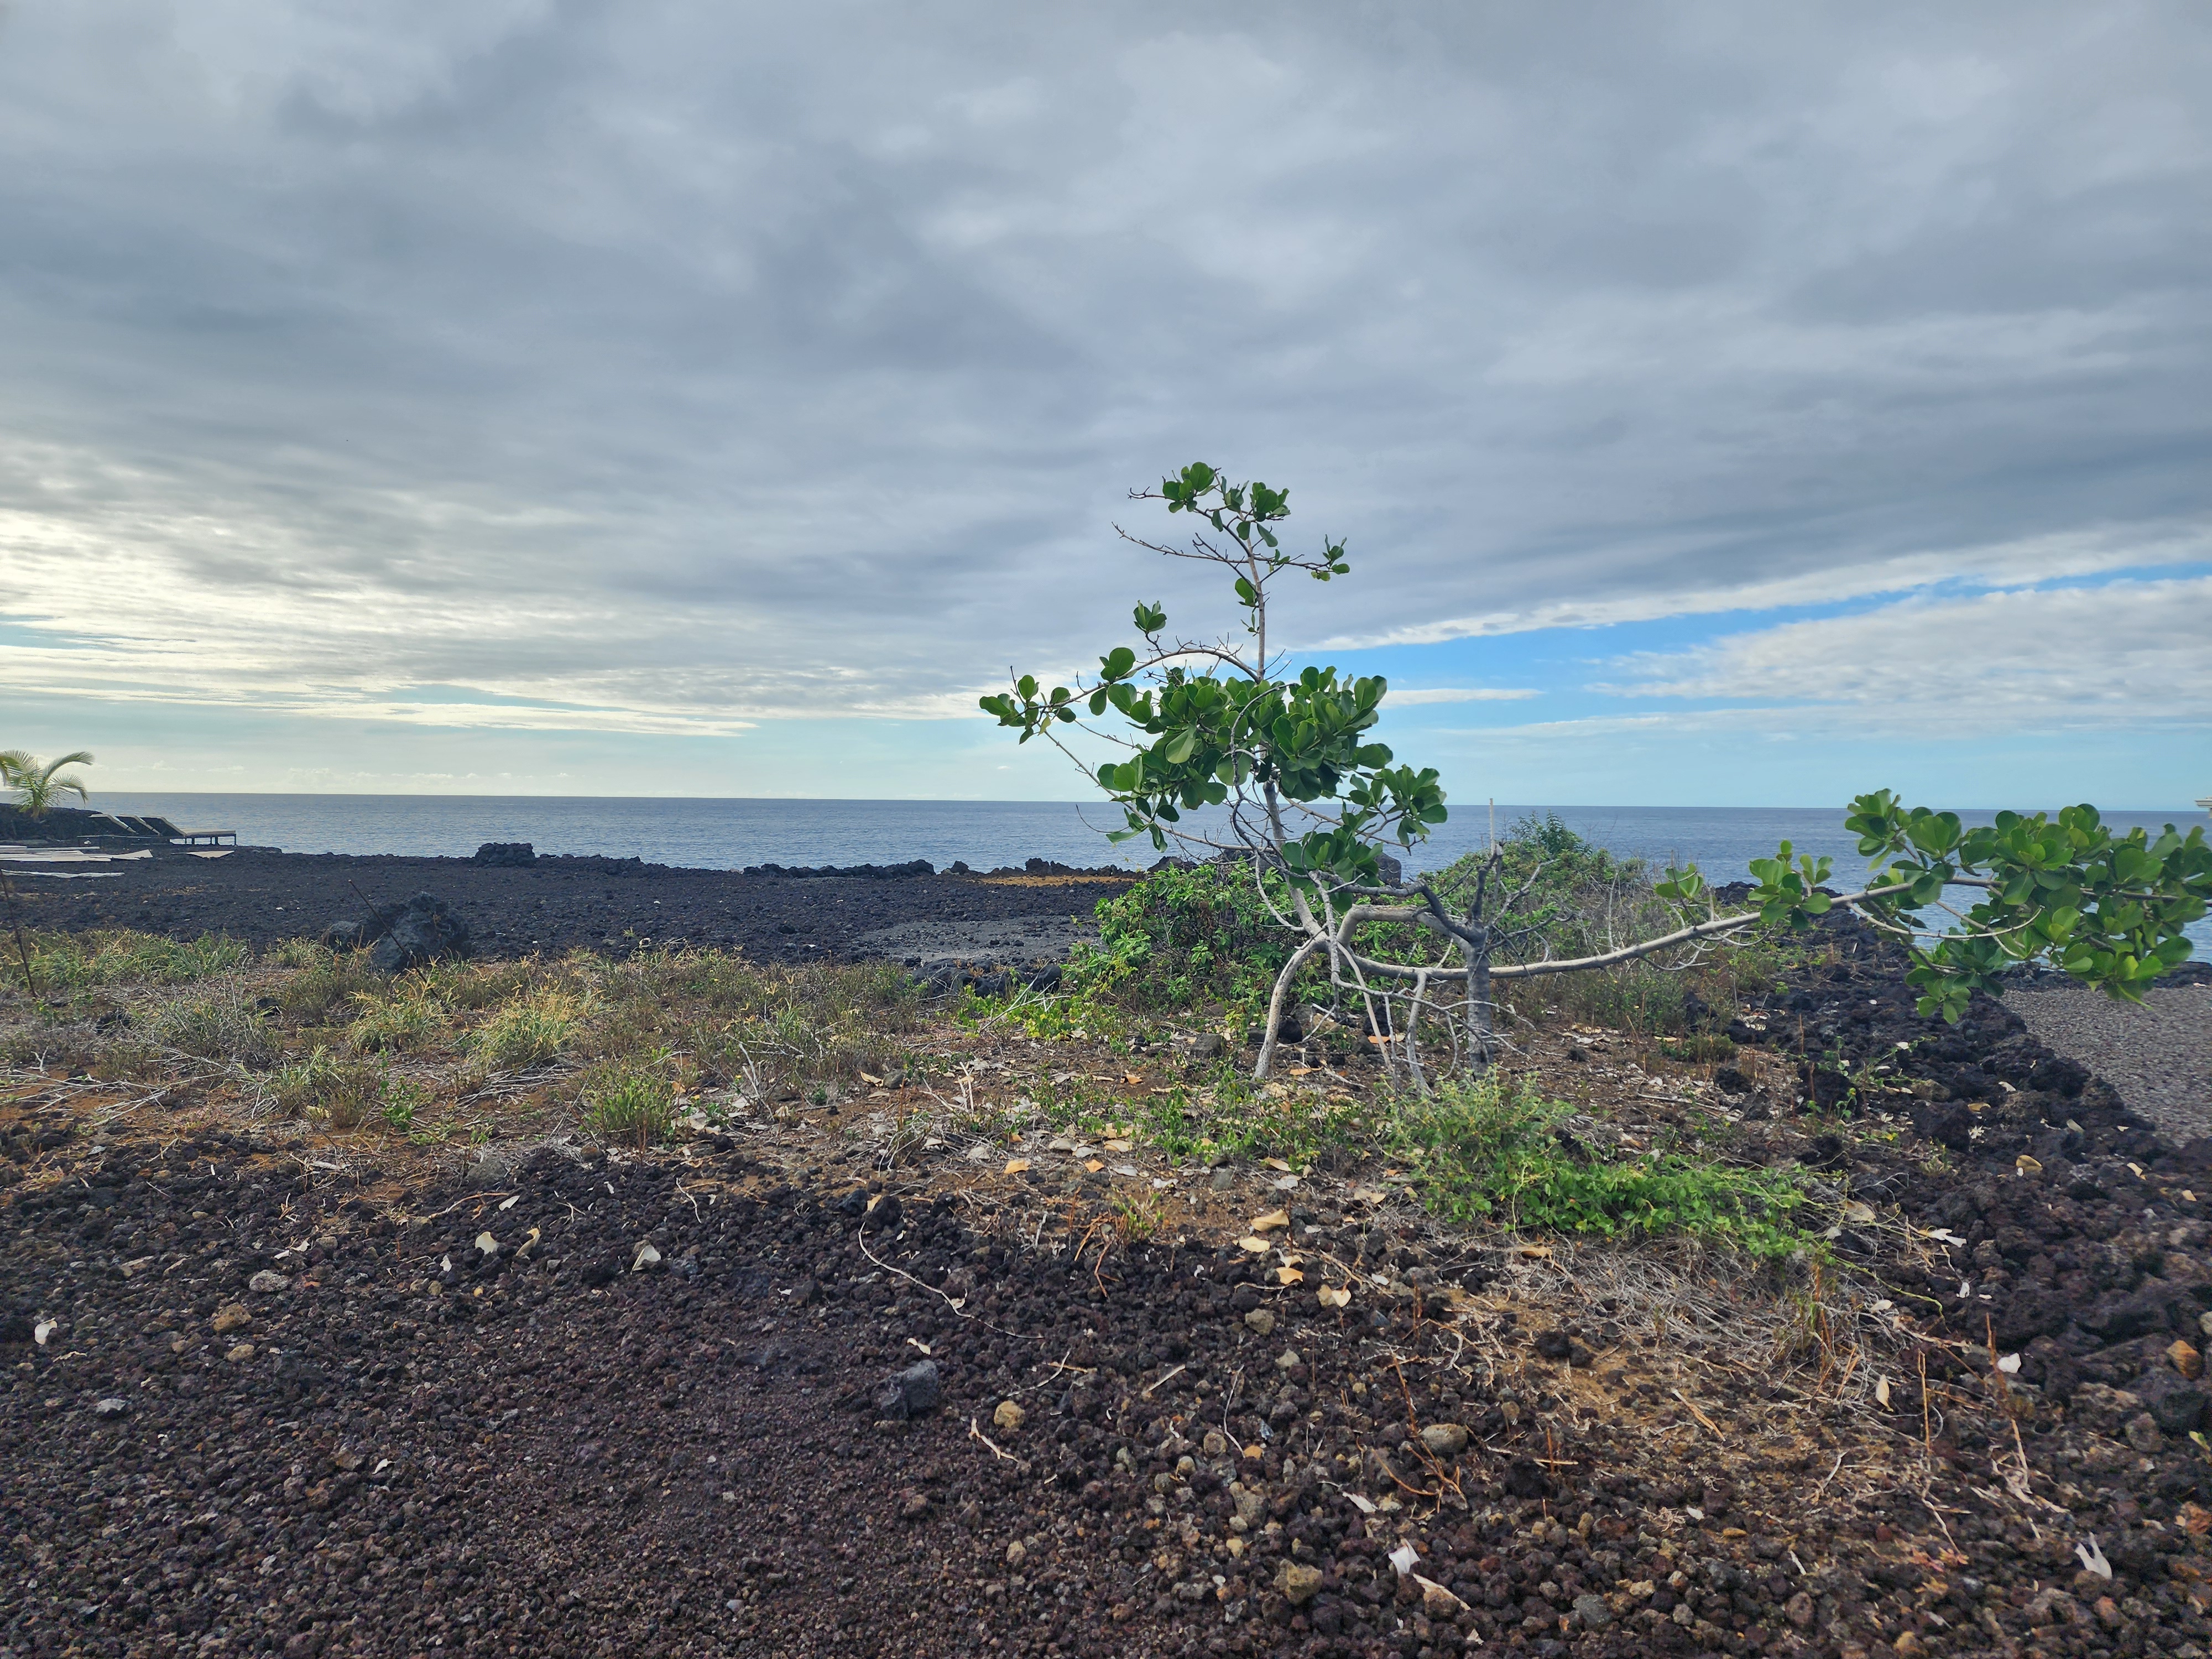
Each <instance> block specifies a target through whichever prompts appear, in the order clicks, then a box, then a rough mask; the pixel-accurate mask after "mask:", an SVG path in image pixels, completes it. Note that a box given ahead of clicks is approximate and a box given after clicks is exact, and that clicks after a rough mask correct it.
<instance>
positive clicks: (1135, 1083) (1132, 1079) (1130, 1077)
mask: <svg viewBox="0 0 2212 1659" xmlns="http://www.w3.org/2000/svg"><path fill="white" fill-rule="evenodd" d="M1121 1081H1122V1082H1124V1083H1126V1084H1127V1085H1129V1086H1130V1087H1131V1088H1132V1089H1141V1088H1143V1087H1144V1086H1145V1079H1143V1078H1141V1077H1139V1075H1138V1074H1137V1073H1134V1072H1131V1073H1128V1074H1127V1076H1126V1077H1124V1078H1123V1079H1121Z"/></svg>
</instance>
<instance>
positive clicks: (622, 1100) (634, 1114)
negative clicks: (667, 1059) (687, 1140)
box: [584, 1056, 676, 1151]
mask: <svg viewBox="0 0 2212 1659" xmlns="http://www.w3.org/2000/svg"><path fill="white" fill-rule="evenodd" d="M655 1058H656V1059H657V1058H658V1056H656V1057H655ZM675 1124H676V1095H675V1091H674V1090H673V1089H671V1086H670V1085H669V1081H668V1078H667V1075H666V1073H664V1072H663V1071H662V1070H661V1069H660V1067H659V1066H658V1065H655V1064H646V1065H637V1064H632V1063H629V1062H624V1061H615V1062H611V1063H609V1064H606V1065H604V1066H600V1067H599V1069H598V1071H597V1073H595V1074H594V1076H593V1078H592V1080H591V1082H589V1083H588V1084H586V1085H585V1089H584V1127H586V1129H588V1130H589V1131H590V1132H591V1133H592V1134H594V1135H596V1136H598V1137H599V1139H601V1140H621V1141H629V1142H631V1143H633V1144H635V1146H637V1147H638V1148H639V1149H640V1150H641V1151H642V1150H643V1149H644V1148H646V1147H647V1146H652V1145H653V1143H654V1142H655V1141H658V1140H664V1139H666V1138H667V1136H668V1132H669V1131H670V1130H671V1128H673V1127H675Z"/></svg>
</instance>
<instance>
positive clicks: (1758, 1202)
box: [1390, 1079, 1807, 1258]
mask: <svg viewBox="0 0 2212 1659" xmlns="http://www.w3.org/2000/svg"><path fill="white" fill-rule="evenodd" d="M1571 1114H1572V1108H1571V1107H1568V1106H1566V1105H1564V1104H1562V1103H1559V1102H1557V1101H1547V1100H1544V1099H1542V1098H1541V1097H1538V1096H1536V1095H1535V1094H1534V1093H1533V1092H1529V1091H1516V1090H1510V1089H1508V1088H1506V1087H1504V1086H1502V1085H1499V1084H1498V1083H1497V1082H1496V1081H1494V1080H1490V1079H1486V1080H1484V1081H1482V1082H1479V1083H1471V1084H1449V1085H1444V1086H1443V1087H1442V1088H1440V1089H1438V1090H1437V1091H1436V1092H1435V1093H1434V1094H1433V1095H1432V1096H1431V1097H1430V1098H1429V1099H1427V1100H1425V1101H1418V1102H1401V1103H1400V1106H1399V1109H1398V1110H1397V1111H1396V1113H1395V1114H1394V1115H1393V1118H1392V1121H1391V1124H1390V1135H1391V1139H1392V1142H1393V1143H1394V1145H1393V1148H1392V1150H1393V1151H1395V1152H1396V1153H1397V1154H1398V1155H1399V1156H1400V1157H1401V1158H1405V1159H1406V1161H1407V1163H1408V1164H1410V1165H1411V1168H1412V1173H1413V1181H1414V1184H1415V1187H1416V1188H1417V1190H1418V1191H1419V1194H1420V1196H1421V1198H1422V1200H1423V1201H1424V1202H1425V1204H1426V1205H1427V1206H1428V1207H1429V1208H1430V1209H1431V1211H1433V1212H1436V1213H1437V1214H1439V1215H1441V1216H1443V1217H1444V1218H1447V1219H1449V1220H1451V1221H1454V1222H1456V1223H1459V1224H1462V1225H1467V1224H1469V1223H1473V1222H1475V1221H1478V1220H1494V1221H1502V1222H1504V1224H1506V1225H1509V1226H1515V1227H1524V1228H1537V1229H1544V1230H1548V1231H1559V1232H1569V1233H1595V1234H1599V1235H1601V1236H1603V1237H1608V1238H1610V1237H1619V1236H1621V1235H1630V1234H1641V1235H1651V1236H1656V1235H1661V1234H1682V1235H1687V1236H1690V1237H1696V1238H1700V1239H1705V1240H1709V1241H1711V1242H1714V1243H1724V1244H1728V1245H1730V1246H1733V1247H1735V1249H1741V1250H1743V1251H1745V1252H1746V1253H1747V1254H1749V1255H1755V1256H1759V1257H1765V1258H1779V1257H1784V1256H1787V1255H1790V1254H1791V1253H1792V1252H1794V1251H1796V1250H1798V1249H1803V1248H1804V1247H1805V1245H1806V1243H1807V1239H1806V1237H1804V1235H1802V1233H1800V1232H1799V1231H1797V1230H1796V1227H1795V1226H1794V1225H1792V1218H1793V1216H1794V1215H1795V1213H1796V1211H1797V1210H1798V1208H1799V1207H1800V1206H1802V1205H1803V1204H1804V1202H1805V1200H1806V1194H1805V1192H1804V1190H1803V1189H1802V1188H1801V1187H1799V1186H1798V1185H1797V1184H1796V1182H1795V1181H1793V1180H1792V1179H1790V1177H1789V1176H1784V1175H1782V1174H1780V1173H1778V1172H1776V1171H1773V1170H1762V1169H1747V1168H1740V1167H1737V1166H1734V1165H1729V1164H1716V1163H1711V1162H1707V1161H1704V1160H1700V1159H1697V1158H1685V1157H1682V1156H1681V1155H1680V1154H1678V1153H1672V1152H1666V1153H1659V1154H1656V1155H1653V1156H1650V1157H1646V1158H1632V1159H1623V1160H1620V1161H1613V1160H1609V1159H1607V1158H1599V1157H1595V1156H1592V1155H1590V1154H1589V1153H1587V1152H1583V1151H1582V1150H1580V1149H1578V1148H1577V1147H1576V1146H1572V1145H1571V1144H1570V1143H1569V1142H1568V1141H1567V1140H1565V1139H1563V1138H1562V1136H1561V1135H1560V1133H1559V1127H1560V1124H1561V1122H1562V1121H1563V1120H1564V1119H1565V1118H1566V1117H1568V1116H1570V1115H1571Z"/></svg>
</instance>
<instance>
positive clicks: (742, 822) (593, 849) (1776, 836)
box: [91, 791, 2204, 884]
mask: <svg viewBox="0 0 2212 1659" xmlns="http://www.w3.org/2000/svg"><path fill="white" fill-rule="evenodd" d="M91 804H92V805H94V806H95V807H99V808H103V809H106V810H112V811H124V812H159V813H161V814H163V815H164V816H166V817H169V818H172V819H173V820H174V821H175V822H176V823H178V824H179V826H181V827H183V828H185V829H200V828H207V829H235V830H236V831H237V832H238V837H239V840H240V841H241V842H245V843H246V844H247V845H249V846H262V847H281V848H283V849H284V850H285V851H286V852H289V853H402V854H415V855H418V856H429V857H443V858H456V857H466V856H467V855H468V854H471V853H473V852H475V851H476V849H477V847H478V846H480V845H481V844H483V842H488V841H507V842H514V841H526V842H531V843H532V845H534V846H535V847H536V848H538V851H539V852H541V853H604V854H609V855H611V856H613V857H617V858H627V857H630V856H633V855H635V857H638V858H641V859H644V860H647V862H649V863H654V864H673V865H681V866H690V867H691V868H695V869H709V870H730V869H738V868H741V867H743V866H746V865H752V864H784V865H794V864H796V865H820V864H893V863H899V862H902V861H904V860H908V859H927V860H929V861H930V862H931V863H932V864H934V865H935V866H938V868H939V869H943V868H944V867H945V866H947V865H949V864H951V863H952V862H953V861H954V860H965V861H966V862H967V863H969V865H971V866H975V867H976V868H978V869H987V868H992V867H995V866H1000V865H1018V864H1020V863H1022V862H1023V861H1024V860H1027V859H1030V858H1046V859H1052V860H1056V861H1058V862H1060V863H1062V864H1072V865H1082V866H1093V865H1123V866H1131V867H1141V866H1144V865H1146V864H1149V863H1151V862H1152V860H1153V859H1154V858H1155V857H1157V856H1158V855H1157V854H1155V853H1154V852H1153V851H1152V848H1151V846H1150V844H1149V843H1146V844H1143V845H1139V843H1137V842H1124V843H1123V844H1122V845H1121V846H1119V847H1116V846H1114V845H1113V844H1111V843H1109V842H1108V841H1107V839H1106V836H1105V832H1106V831H1107V830H1109V829H1115V828H1117V827H1119V824H1120V817H1119V815H1118V814H1117V813H1115V811H1114V810H1113V809H1112V808H1111V807H1110V806H1108V805H1103V804H1100V803H1097V802H1081V803H1078V802H1066V801H951V800H684V799H643V798H624V797H615V798H599V797H590V798H562V797H553V796H534V795H533V796H492V795H246V794H239V795H230V794H183V793H179V794H137V793H127V792H122V791H118V792H115V793H109V792H106V791H101V792H100V793H98V794H96V795H95V796H94V799H93V801H92V803H91ZM1547 812H1556V813H1557V814H1558V815H1559V817H1560V818H1561V819H1562V820H1563V821H1564V822H1565V823H1566V824H1567V825H1568V827H1569V828H1571V829H1573V830H1574V831H1575V832H1576V833H1577V834H1578V835H1580V836H1584V837H1586V838H1588V839H1589V840H1590V841H1593V842H1597V843H1598V844H1600V845H1601V846H1604V847H1607V848H1611V849H1612V850H1613V852H1614V853H1615V854H1621V855H1634V856H1638V857H1642V858H1646V859H1650V860H1655V861H1656V862H1658V863H1661V864H1665V863H1668V862H1670V861H1671V862H1674V863H1677V864H1680V863H1686V862H1689V861H1691V860H1695V861H1696V862H1697V864H1698V866H1699V868H1700V869H1702V870H1703V871H1704V872H1705V875H1706V877H1707V878H1708V879H1710V880H1712V881H1716V882H1721V881H1736V880H1741V879H1742V878H1745V877H1746V876H1747V874H1748V873H1749V872H1748V869H1747V865H1748V863H1749V861H1750V860H1753V859H1754V858H1761V857H1765V856H1768V855H1770V854H1772V853H1773V851H1774V850H1775V844H1776V843H1777V842H1779V841H1783V840H1785V839H1786V840H1788V841H1790V842H1792V843H1793V844H1794V845H1795V846H1796V849H1797V850H1798V851H1799V852H1802V853H1813V854H1826V855H1828V856H1829V857H1831V858H1832V859H1833V860H1835V868H1834V877H1835V879H1836V880H1837V881H1838V882H1843V883H1850V884H1857V880H1858V878H1861V877H1862V876H1863V875H1864V874H1865V872H1866V869H1867V864H1866V861H1865V860H1863V859H1862V858H1860V857H1859V855H1858V851H1857V843H1856V841H1855V839H1854V838H1853V837H1852V836H1850V835H1848V834H1847V833H1845V831H1844V814H1843V811H1842V809H1841V808H1840V807H1737V806H1560V807H1542V806H1528V805H1506V804H1504V803H1503V802H1501V803H1499V804H1498V807H1497V809H1496V817H1497V823H1498V829H1499V831H1500V832H1501V833H1503V832H1504V830H1505V829H1508V828H1509V827H1510V826H1511V825H1512V824H1513V823H1516V822H1517V821H1519V820H1520V819H1522V818H1523V817H1528V816H1530V815H1532V814H1533V815H1535V816H1539V817H1541V816H1542V815H1543V814H1545V813H1547ZM1992 816H1993V815H1992V814H1991V813H1990V812H1987V811H1964V810H1961V811H1960V817H1964V818H1965V819H1966V820H1967V822H1969V823H1988V822H1989V821H1990V818H1991V817H1992ZM2106 816H2107V819H2108V821H2109V822H2111V823H2113V824H2115V825H2118V826H2130V825H2134V824H2138V823H2141V824H2145V825H2148V826H2150V827H2151V828H2152V829H2156V828H2157V827H2158V826H2159V825H2160V824H2163V823H2177V824H2180V825H2182V826H2184V827H2186V826H2187V825H2188V824H2190V823H2202V822H2203V820H2204V814H2203V812H2201V811H2190V810H2185V809H2179V808H2177V809H2175V810H2173V811H2166V812H2112V813H2109V814H2107V815H2106ZM1490 822H1491V811H1490V808H1489V807H1488V805H1486V804H1484V803H1475V804H1473V805H1469V804H1467V803H1461V804H1459V805H1455V807H1454V808H1453V811H1452V816H1451V818H1450V819H1449V822H1447V823H1444V824H1443V825H1441V826H1439V827H1438V829H1437V831H1436V833H1435V834H1434V835H1432V836H1431V837H1430V838H1429V840H1428V841H1427V842H1425V843H1423V844H1422V845H1421V846H1420V847H1419V848H1417V849H1416V851H1415V852H1414V854H1413V857H1412V859H1411V860H1409V862H1410V864H1411V866H1412V867H1413V868H1414V869H1416V870H1433V869H1437V868H1441V867H1442V866H1444V865H1447V864H1449V863H1450V862H1451V861H1452V860H1454V859H1456V858H1458V857H1459V856H1460V855H1461V854H1464V853H1468V852H1470V851H1473V850H1474V849H1476V848H1480V847H1481V846H1482V845H1483V844H1484V842H1485V839H1486V836H1487V835H1488V833H1489V825H1490Z"/></svg>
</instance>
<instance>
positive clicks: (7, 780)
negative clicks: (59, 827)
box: [0, 749, 92, 818]
mask: <svg viewBox="0 0 2212 1659" xmlns="http://www.w3.org/2000/svg"><path fill="white" fill-rule="evenodd" d="M91 764H92V756H91V755H90V753H88V751H87V750H82V749H80V750H76V752H75V753H74V754H69V755H63V756H59V757H57V758H55V759H53V760H50V761H41V760H40V758H39V757H37V756H35V755H33V754H32V753H30V752H29V751H28V750H23V749H9V750H0V789H4V790H6V791H7V793H8V794H9V798H10V804H11V805H13V806H14V807H15V810H16V811H19V812H21V813H22V814H24V815H25V816H26V817H33V818H42V817H46V814H47V813H48V812H50V811H52V810H53V809H54V807H55V806H56V805H58V804H59V802H60V800H61V799H62V797H63V796H64V795H75V796H76V798H77V799H79V800H90V799H92V792H91V791H90V790H89V789H88V788H87V787H85V781H84V780H83V779H82V778H81V777H78V776H77V775H76V774H75V773H74V772H71V773H64V772H63V771H62V768H64V766H89V765H91Z"/></svg>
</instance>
